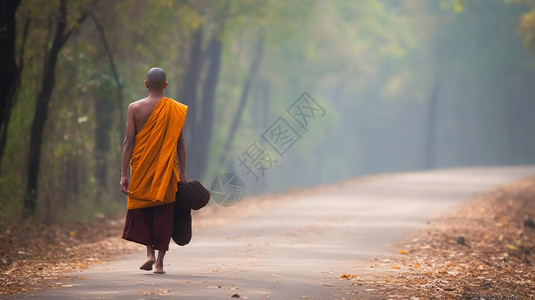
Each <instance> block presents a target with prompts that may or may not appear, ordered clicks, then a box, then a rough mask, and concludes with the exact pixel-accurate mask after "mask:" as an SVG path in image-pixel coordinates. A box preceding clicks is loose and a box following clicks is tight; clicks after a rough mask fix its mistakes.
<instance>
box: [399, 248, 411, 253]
mask: <svg viewBox="0 0 535 300" xmlns="http://www.w3.org/2000/svg"><path fill="white" fill-rule="evenodd" d="M408 253H409V252H407V251H406V250H403V249H399V254H408Z"/></svg>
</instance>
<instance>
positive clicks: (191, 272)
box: [16, 167, 535, 299]
mask: <svg viewBox="0 0 535 300" xmlns="http://www.w3.org/2000/svg"><path fill="white" fill-rule="evenodd" d="M534 175H535V167H492V168H455V169H444V170H436V171H427V172H416V173H405V174H398V175H392V176H385V177H379V178H378V179H376V180H370V181H363V182H362V183H359V184H355V185H345V186H343V187H342V188H339V189H337V190H332V189H331V190H326V191H325V192H324V193H320V192H319V193H317V194H314V195H308V196H303V197H302V198H300V199H295V200H294V201H291V202H289V203H288V204H285V205H283V206H280V207H278V208H276V209H274V210H270V211H268V212H266V213H264V214H261V215H257V216H254V217H250V218H244V219H243V220H241V221H239V222H235V223H232V224H230V225H226V226H224V227H221V228H215V229H209V230H203V231H200V232H196V233H195V235H194V237H193V240H192V243H191V244H190V245H188V246H186V247H178V246H176V245H172V246H171V249H170V251H169V252H168V254H167V256H166V265H165V269H166V271H167V274H165V275H154V274H152V273H150V272H144V271H140V270H138V267H139V265H141V263H142V262H143V261H144V260H145V253H144V252H140V253H136V254H134V255H131V256H128V257H127V258H126V259H124V260H121V261H117V262H114V263H111V264H107V265H102V266H96V267H91V268H89V270H86V271H84V272H82V273H79V274H77V275H79V276H83V277H85V278H86V279H83V280H75V281H72V282H64V285H63V286H64V287H58V288H57V289H55V290H50V291H47V292H41V293H37V294H27V295H22V296H17V297H16V298H17V299H229V298H231V297H232V296H233V295H235V294H237V295H239V296H240V298H246V299H332V298H333V295H334V294H335V291H337V290H338V289H342V288H344V286H345V285H347V281H345V280H341V279H339V277H340V275H342V274H344V273H346V272H348V270H350V269H351V268H350V267H351V266H352V265H354V264H355V262H356V261H359V260H365V259H370V258H373V257H381V256H384V255H393V254H395V253H396V251H397V248H394V247H393V244H395V243H396V242H398V241H400V239H402V238H403V237H404V236H406V235H407V234H409V233H411V232H413V231H415V230H418V229H422V228H425V226H426V222H428V221H429V220H432V219H433V218H436V217H438V216H440V215H441V214H443V213H445V212H447V211H448V210H451V209H453V208H454V207H455V206H457V205H459V204H461V203H462V202H463V201H466V200H469V199H470V198H472V197H474V196H475V195H477V194H479V193H482V192H485V191H488V190H491V189H493V188H495V187H498V186H500V185H503V184H506V183H509V182H511V181H515V180H519V179H522V178H524V177H529V176H534ZM245 201H246V200H245ZM238 205H240V204H238ZM228 209H232V208H228ZM357 275H358V274H357Z"/></svg>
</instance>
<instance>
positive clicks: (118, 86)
mask: <svg viewBox="0 0 535 300" xmlns="http://www.w3.org/2000/svg"><path fill="white" fill-rule="evenodd" d="M90 17H91V19H93V22H94V23H95V25H96V27H97V31H98V33H99V36H100V40H101V42H102V45H103V46H104V53H105V54H106V57H107V58H108V63H109V65H110V69H111V72H112V75H113V79H114V81H115V91H116V97H117V99H116V101H115V102H116V105H113V104H114V102H113V101H110V100H109V99H106V98H105V96H104V95H105V94H106V92H107V90H108V89H105V90H104V91H102V92H101V93H98V94H99V95H98V96H97V97H96V98H95V114H96V121H97V123H96V128H95V162H96V167H95V169H96V170H95V175H96V178H97V183H98V187H97V192H96V197H97V201H100V200H101V198H102V194H103V193H106V192H107V190H108V182H109V180H108V167H107V166H108V163H107V156H106V155H107V153H108V152H109V150H110V135H109V133H110V130H111V126H112V117H113V111H114V109H117V110H118V111H119V128H120V131H121V132H123V129H124V126H125V120H124V113H123V92H122V91H123V86H122V83H121V79H120V77H119V72H118V71H117V67H116V65H115V59H114V57H113V53H112V51H111V49H110V46H109V43H108V39H107V38H106V35H105V32H104V29H103V28H102V26H101V24H100V22H99V21H98V19H97V17H96V16H95V15H94V14H93V13H91V14H90ZM114 106H115V107H114Z"/></svg>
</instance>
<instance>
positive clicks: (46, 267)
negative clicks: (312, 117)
mask: <svg viewBox="0 0 535 300" xmlns="http://www.w3.org/2000/svg"><path fill="white" fill-rule="evenodd" d="M375 178H376V177H371V178H365V179H358V180H351V181H347V182H343V183H339V184H333V185H326V186H321V187H314V188H309V189H295V190H292V191H287V192H285V193H282V194H276V195H265V196H262V197H256V198H247V199H244V200H243V201H242V202H241V203H239V205H236V206H234V207H230V208H224V207H219V206H217V205H213V204H211V205H209V206H208V207H206V208H204V209H202V210H201V211H198V212H195V213H194V224H193V227H194V231H197V230H203V229H207V228H213V227H219V226H226V225H228V224H230V223H232V222H235V221H238V220H240V219H243V218H249V217H254V216H255V215H259V214H263V213H266V211H268V210H271V209H274V208H277V207H279V206H281V205H284V204H285V203H287V202H289V201H292V200H293V199H295V198H298V197H301V196H304V195H310V194H314V193H316V192H318V191H320V190H321V191H323V192H324V191H325V189H333V190H336V189H338V188H340V187H342V186H346V185H355V184H359V183H360V182H365V181H368V180H374V179H375ZM534 217H535V179H531V180H525V181H522V182H518V183H515V184H512V185H508V186H506V187H503V188H500V189H497V190H495V191H492V192H490V193H487V194H485V195H482V196H481V197H478V198H477V199H474V200H473V201H470V202H468V203H466V204H463V205H462V206H461V207H459V208H458V209H457V210H455V211H453V212H451V213H449V214H447V215H445V216H444V217H443V218H440V219H437V220H435V221H433V222H431V223H430V224H429V225H428V228H426V229H425V230H422V231H421V232H417V233H415V234H413V235H411V236H409V237H406V239H405V240H404V241H403V242H402V243H400V244H399V245H398V246H397V247H395V248H394V251H395V252H396V253H397V254H396V255H393V256H392V257H381V258H376V259H375V260H372V261H363V262H355V265H354V267H353V268H351V269H348V272H347V273H346V274H340V275H339V276H340V280H342V281H343V282H344V283H347V285H346V288H344V289H341V290H340V291H339V293H338V294H337V295H336V296H337V298H339V299H481V298H483V299H530V298H534V297H535V274H534V272H533V271H534V259H535V257H534V255H535V254H534V251H535V228H534V227H535V225H532V223H530V222H529V221H525V220H533V218H534ZM123 220H124V216H123V215H121V216H108V217H106V218H102V219H100V220H98V221H96V222H92V223H90V224H70V225H65V224H63V225H62V226H60V225H53V226H29V225H19V226H13V227H11V228H9V229H7V230H6V231H4V232H1V233H0V243H1V244H2V247H1V248H0V295H7V294H19V293H27V292H32V291H38V290H43V289H51V288H52V289H55V288H59V287H62V286H66V285H67V286H68V280H69V279H73V278H77V276H83V273H76V272H73V271H76V270H80V269H86V268H91V266H92V265H95V264H105V263H106V262H109V261H113V260H117V259H120V258H121V257H122V256H124V255H126V254H129V253H132V252H135V251H141V250H143V249H144V247H143V246H140V245H136V244H134V243H130V242H126V241H123V240H121V239H120V236H121V233H122V228H123V224H124V223H123ZM194 234H195V233H194ZM461 236H462V238H460V237H461ZM463 240H464V244H466V245H462V244H463V243H462V241H463ZM79 279H83V278H80V277H79Z"/></svg>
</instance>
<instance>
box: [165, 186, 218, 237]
mask: <svg viewBox="0 0 535 300" xmlns="http://www.w3.org/2000/svg"><path fill="white" fill-rule="evenodd" d="M208 201H210V192H209V191H208V190H207V189H206V188H205V187H204V186H203V185H202V184H201V183H200V182H199V181H198V180H195V179H194V180H189V181H188V182H184V183H183V182H179V183H178V185H177V192H176V196H175V206H174V217H173V236H172V238H173V241H174V242H175V243H176V244H177V245H179V246H185V245H187V244H189V242H190V241H191V210H192V209H194V210H198V209H201V208H203V207H204V206H206V204H208Z"/></svg>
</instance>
